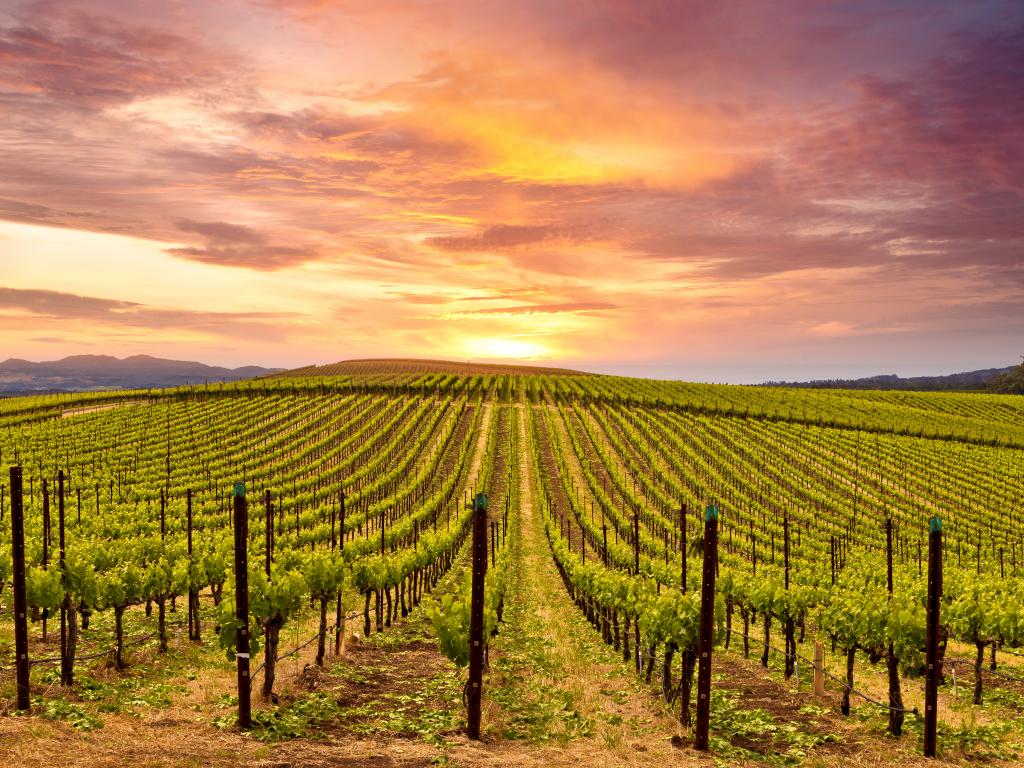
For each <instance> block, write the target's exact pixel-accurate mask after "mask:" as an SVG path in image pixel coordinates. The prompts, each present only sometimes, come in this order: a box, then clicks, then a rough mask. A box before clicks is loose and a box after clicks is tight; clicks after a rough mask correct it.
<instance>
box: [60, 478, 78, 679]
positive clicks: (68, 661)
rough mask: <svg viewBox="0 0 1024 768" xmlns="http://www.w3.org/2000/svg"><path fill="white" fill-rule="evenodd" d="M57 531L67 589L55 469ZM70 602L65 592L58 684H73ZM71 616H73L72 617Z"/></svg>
mask: <svg viewBox="0 0 1024 768" xmlns="http://www.w3.org/2000/svg"><path fill="white" fill-rule="evenodd" d="M57 533H58V538H57V541H58V544H59V547H60V583H61V587H62V588H63V589H65V590H66V589H67V575H66V574H65V571H64V560H65V556H66V552H65V546H64V470H63V469H59V470H57ZM70 606H71V602H70V600H69V598H68V594H67V592H65V593H64V599H63V600H61V602H60V684H61V685H74V684H75V676H74V665H73V663H72V661H73V660H72V658H71V648H70V643H69V639H70V638H69V637H68V618H69V617H68V612H69V610H70ZM72 618H73V617H72Z"/></svg>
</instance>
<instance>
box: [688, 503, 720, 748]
mask: <svg viewBox="0 0 1024 768" xmlns="http://www.w3.org/2000/svg"><path fill="white" fill-rule="evenodd" d="M717 559H718V507H717V506H715V505H714V504H709V505H708V508H707V510H706V511H705V512H704V573H703V579H702V581H701V592H700V628H699V630H698V632H699V634H698V637H697V727H696V730H695V733H694V740H693V746H694V748H695V749H698V750H700V751H702V752H706V751H707V750H708V729H709V727H710V725H711V646H712V643H713V642H714V637H715V561H716V560H717Z"/></svg>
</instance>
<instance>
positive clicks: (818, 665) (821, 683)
mask: <svg viewBox="0 0 1024 768" xmlns="http://www.w3.org/2000/svg"><path fill="white" fill-rule="evenodd" d="M814 695H815V696H817V697H818V698H819V699H820V698H821V697H822V696H824V695H825V645H824V644H823V643H822V642H821V640H815V641H814Z"/></svg>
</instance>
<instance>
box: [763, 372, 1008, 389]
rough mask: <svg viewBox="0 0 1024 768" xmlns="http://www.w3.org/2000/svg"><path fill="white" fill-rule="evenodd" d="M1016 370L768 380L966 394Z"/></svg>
mask: <svg viewBox="0 0 1024 768" xmlns="http://www.w3.org/2000/svg"><path fill="white" fill-rule="evenodd" d="M1012 370H1014V368H1013V367H1012V366H1010V367H1007V368H984V369H982V370H980V371H965V372H963V373H950V374H947V375H945V376H908V377H907V378H903V377H900V376H896V375H894V374H888V375H881V376H866V377H865V378H862V379H818V380H816V381H768V382H765V385H766V386H769V387H806V388H811V389H906V390H915V391H919V392H954V391H956V392H963V391H970V390H978V391H981V390H985V389H987V388H988V386H989V383H990V382H991V381H992V379H994V378H995V377H996V376H1005V375H1007V374H1009V373H1010V371H1012Z"/></svg>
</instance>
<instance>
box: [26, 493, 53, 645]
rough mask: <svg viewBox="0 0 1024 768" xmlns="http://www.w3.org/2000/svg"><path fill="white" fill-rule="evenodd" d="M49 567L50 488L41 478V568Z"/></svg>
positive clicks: (45, 616)
mask: <svg viewBox="0 0 1024 768" xmlns="http://www.w3.org/2000/svg"><path fill="white" fill-rule="evenodd" d="M28 490H29V494H28V495H29V499H30V500H31V499H32V479H31V478H29V489H28ZM49 567H50V489H49V486H48V485H47V482H46V480H45V478H44V479H43V570H44V571H46V570H49ZM49 612H50V609H49V608H44V609H43V642H44V643H45V642H46V620H47V618H49V617H48V616H47V614H48V613H49Z"/></svg>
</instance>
